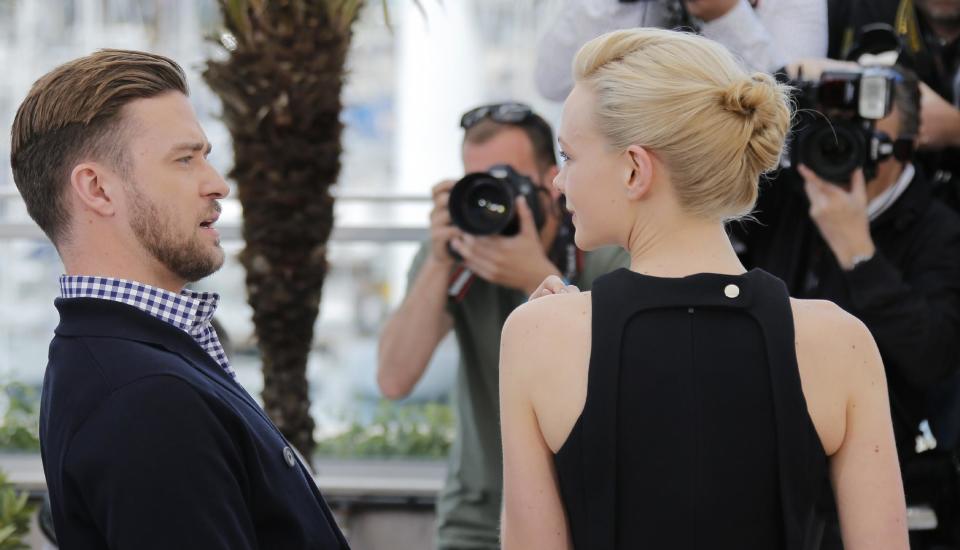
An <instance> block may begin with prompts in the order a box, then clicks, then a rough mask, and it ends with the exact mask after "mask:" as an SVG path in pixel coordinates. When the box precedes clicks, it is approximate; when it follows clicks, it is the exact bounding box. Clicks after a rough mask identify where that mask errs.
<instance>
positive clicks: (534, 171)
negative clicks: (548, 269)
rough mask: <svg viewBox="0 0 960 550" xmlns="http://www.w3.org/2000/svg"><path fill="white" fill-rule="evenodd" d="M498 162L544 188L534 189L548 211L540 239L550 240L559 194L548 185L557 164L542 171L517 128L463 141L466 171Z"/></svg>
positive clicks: (491, 165)
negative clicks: (483, 137) (482, 138)
mask: <svg viewBox="0 0 960 550" xmlns="http://www.w3.org/2000/svg"><path fill="white" fill-rule="evenodd" d="M498 164H506V165H509V166H510V167H512V168H513V169H514V170H516V171H517V173H519V174H520V175H523V176H526V177H528V178H530V180H531V181H533V183H534V185H536V186H537V187H539V188H540V189H542V190H543V192H539V193H537V196H538V197H539V199H540V206H541V210H542V211H543V212H544V213H546V214H547V216H546V218H547V219H546V223H545V224H544V226H543V227H542V228H541V231H540V238H541V240H543V242H545V243H549V242H550V241H551V239H552V238H553V234H554V232H555V230H556V226H557V223H558V220H557V212H558V209H557V208H555V207H554V206H553V205H554V204H555V201H556V200H557V199H558V198H559V196H560V194H559V192H556V191H555V189H554V188H553V186H551V185H550V182H551V181H553V177H554V175H555V174H556V168H552V169H549V170H546V171H544V170H543V169H541V168H540V167H539V166H538V165H537V162H536V158H535V157H534V153H533V144H532V143H531V142H530V138H529V137H528V136H527V134H526V133H525V132H524V131H523V130H521V129H520V128H508V129H505V130H502V131H501V132H499V133H497V134H495V135H494V136H493V137H492V138H490V139H489V140H487V141H486V142H484V143H480V144H477V143H469V142H465V143H464V144H463V170H464V172H465V173H467V174H470V173H473V172H486V171H487V170H489V169H490V168H492V167H494V166H496V165H498Z"/></svg>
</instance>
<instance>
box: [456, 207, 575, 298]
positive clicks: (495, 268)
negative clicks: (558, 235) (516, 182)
mask: <svg viewBox="0 0 960 550" xmlns="http://www.w3.org/2000/svg"><path fill="white" fill-rule="evenodd" d="M517 215H518V216H519V219H520V232H519V233H517V234H516V235H514V236H512V237H500V236H492V237H477V236H474V235H468V234H462V235H460V236H458V237H456V238H454V239H453V240H452V241H450V243H451V246H452V247H453V249H454V250H456V251H457V253H458V254H460V255H461V256H462V257H463V261H464V264H466V266H467V267H468V268H469V269H470V271H473V272H474V273H476V274H477V275H478V276H480V277H481V278H482V279H484V280H487V281H489V282H491V283H494V284H498V285H501V286H506V287H510V288H515V289H518V290H522V291H523V292H524V293H526V294H530V293H531V292H533V290H534V289H536V288H537V286H538V285H539V284H540V282H541V281H543V280H544V279H545V278H546V277H548V276H550V275H558V276H559V275H560V272H559V271H558V270H557V268H556V267H555V266H554V265H553V263H551V262H550V260H549V258H547V254H546V252H545V251H544V246H543V242H542V241H541V240H540V235H539V234H538V233H537V225H536V223H535V222H534V220H533V213H532V212H531V211H530V207H529V206H527V203H526V201H525V200H524V199H523V198H522V197H521V198H518V199H517Z"/></svg>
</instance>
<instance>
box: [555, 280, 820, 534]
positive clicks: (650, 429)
mask: <svg viewBox="0 0 960 550" xmlns="http://www.w3.org/2000/svg"><path fill="white" fill-rule="evenodd" d="M591 332H592V337H591V339H592V342H591V356H590V367H589V390H588V393H587V397H586V403H585V406H584V408H583V413H582V414H581V416H580V417H579V419H578V420H577V422H576V425H575V427H574V428H573V430H572V432H571V433H570V435H569V437H568V438H567V439H566V441H565V442H564V444H563V446H562V448H561V449H560V450H559V452H557V454H556V457H555V462H556V468H557V474H558V477H559V483H560V489H561V493H562V496H563V503H564V508H565V509H566V512H567V516H568V520H569V522H570V528H571V532H572V536H573V540H574V542H575V545H576V547H577V548H676V549H688V548H689V549H693V548H711V549H713V548H731V549H733V548H785V547H787V546H786V545H785V544H784V540H785V539H786V538H787V537H786V536H785V525H790V529H793V530H796V529H797V526H799V525H802V526H804V529H806V526H807V524H808V522H810V521H811V520H812V511H813V502H814V499H815V496H816V495H815V494H814V493H813V492H812V491H809V490H808V489H813V488H816V487H819V485H817V484H816V481H818V480H822V479H824V477H825V472H826V469H825V468H826V467H825V462H826V461H825V459H826V456H825V454H824V451H823V449H822V447H821V445H820V442H819V439H818V438H817V434H816V431H815V429H814V427H813V425H812V424H811V422H810V419H809V416H808V415H807V412H806V408H805V405H804V401H803V394H802V389H801V384H800V379H799V376H798V372H797V364H796V358H795V355H794V350H793V319H792V314H791V310H790V305H789V298H788V297H787V295H786V291H785V289H784V288H783V285H782V283H780V282H779V281H777V280H776V279H774V278H773V277H771V276H769V275H767V274H766V273H763V272H760V271H754V272H751V273H748V274H746V275H743V276H729V275H713V274H701V275H694V276H691V277H685V278H658V277H648V276H645V275H641V274H638V273H634V272H631V271H628V270H620V271H617V272H614V273H612V274H610V275H607V276H606V277H604V278H601V279H600V280H598V281H597V285H596V286H595V288H594V290H593V293H592V331H591ZM778 435H780V436H781V437H782V438H783V439H782V440H778ZM610 441H613V442H614V443H613V444H612V445H611V444H610ZM781 445H784V446H785V447H784V448H783V451H784V452H787V453H790V454H791V455H792V456H790V457H789V458H787V459H786V460H780V458H779V457H780V456H782V454H781V453H780V452H779V450H780V448H781V447H780V446H781ZM781 472H785V473H788V472H789V474H790V476H789V477H788V478H786V480H785V481H784V483H785V485H784V484H782V483H781V478H780V473H781ZM798 476H799V478H802V479H808V480H811V481H812V484H811V485H809V486H807V485H804V486H800V485H799V484H795V483H792V482H791V481H790V480H791V479H793V478H797V477H798ZM798 492H799V493H802V494H798ZM784 493H786V496H787V499H788V500H789V501H790V503H791V504H790V506H789V507H788V508H789V510H788V512H787V513H788V514H789V515H790V516H792V517H787V518H785V516H784V509H783V507H782V505H781V499H782V498H783V496H784ZM798 501H802V506H799V507H798V506H797V504H800V502H798ZM793 516H795V517H793ZM604 518H613V521H612V522H610V521H605V520H604ZM795 535H796V534H795V533H794V536H793V537H791V538H796V536H795ZM805 536H806V535H805ZM791 547H792V546H791Z"/></svg>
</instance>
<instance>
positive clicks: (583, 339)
mask: <svg viewBox="0 0 960 550" xmlns="http://www.w3.org/2000/svg"><path fill="white" fill-rule="evenodd" d="M590 299H591V298H590V293H589V292H577V293H573V294H554V295H550V296H544V297H542V298H537V299H535V300H531V301H529V302H527V303H525V304H523V305H521V306H520V307H518V308H517V309H515V310H513V312H512V313H511V314H510V316H509V317H508V318H507V321H506V323H504V325H503V334H502V337H501V348H502V350H503V353H504V354H507V353H511V354H512V353H519V354H524V355H525V356H527V357H536V358H543V359H545V360H544V361H539V360H532V361H523V362H516V363H515V365H516V367H517V368H536V366H537V365H538V364H541V363H546V364H549V363H551V362H552V360H553V359H554V358H556V357H563V356H564V354H565V353H567V352H569V351H571V350H572V349H574V348H575V347H576V346H582V345H583V344H587V345H589V334H590V320H591V312H592V304H591V301H590Z"/></svg>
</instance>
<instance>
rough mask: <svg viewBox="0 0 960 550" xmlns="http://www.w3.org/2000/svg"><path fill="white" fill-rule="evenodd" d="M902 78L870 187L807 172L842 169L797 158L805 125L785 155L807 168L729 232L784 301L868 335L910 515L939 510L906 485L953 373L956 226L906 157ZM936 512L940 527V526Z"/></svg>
mask: <svg viewBox="0 0 960 550" xmlns="http://www.w3.org/2000/svg"><path fill="white" fill-rule="evenodd" d="M898 73H899V74H898V76H896V78H895V79H893V80H892V81H891V84H892V85H893V87H894V89H893V109H892V111H891V113H890V114H889V115H888V116H886V117H885V118H883V119H881V120H878V121H877V123H876V132H877V133H876V134H874V136H882V135H884V134H885V135H886V136H888V137H889V138H890V139H889V140H886V144H887V145H895V147H893V149H895V150H897V151H898V153H897V154H895V155H894V156H890V157H889V158H886V159H881V160H879V162H877V163H876V164H875V166H871V167H870V168H874V169H875V170H870V171H875V175H874V176H873V177H868V178H867V180H866V181H865V178H864V176H863V172H862V171H861V170H857V171H855V172H854V173H853V174H852V177H851V178H850V181H849V183H840V184H838V183H833V182H829V181H826V180H825V179H824V178H823V177H822V176H820V175H818V174H817V173H815V171H819V172H821V173H823V172H830V171H831V166H827V165H828V164H829V163H831V162H840V161H839V160H838V159H837V158H836V157H830V156H829V154H824V155H820V156H818V155H815V154H810V155H809V156H808V157H806V158H804V155H805V154H806V153H810V152H811V150H812V149H810V148H808V147H807V145H806V144H808V143H811V142H810V141H806V142H804V141H800V140H801V139H802V138H801V137H799V136H798V134H799V133H800V132H803V131H804V128H803V127H802V125H801V127H800V128H798V129H795V135H794V143H793V144H792V145H791V147H792V153H791V155H792V157H793V158H792V161H793V162H795V163H799V164H804V165H805V166H801V167H800V168H799V173H798V172H797V171H793V170H783V171H781V172H780V174H779V176H778V177H777V178H776V180H775V181H771V182H767V183H766V184H765V185H763V186H761V190H760V199H759V202H758V203H757V209H756V215H755V217H756V218H757V221H758V222H759V223H749V224H742V225H735V226H732V227H731V230H732V232H733V240H734V241H735V243H737V244H738V246H740V247H741V248H740V250H741V257H742V259H743V261H744V263H745V264H746V265H747V266H749V267H759V268H762V269H764V270H766V271H769V272H770V273H772V274H774V275H776V276H778V277H780V278H781V279H783V280H784V281H785V282H786V283H787V286H788V288H789V290H790V295H791V296H794V297H797V298H822V299H827V300H831V301H833V302H835V303H837V304H838V305H840V306H841V307H842V308H844V309H845V310H847V311H848V312H850V313H851V314H853V315H855V316H857V317H858V318H859V319H860V320H862V321H863V322H864V324H866V326H867V327H868V328H869V329H870V331H871V333H872V334H873V336H874V338H875V340H876V341H877V345H878V347H879V349H880V353H881V355H882V357H883V362H884V366H885V368H886V372H887V380H888V384H889V391H890V401H891V413H892V416H893V424H894V433H895V436H896V441H897V450H898V454H899V457H900V461H901V468H902V470H903V472H904V478H905V489H906V492H907V499H908V503H926V504H932V505H934V506H938V505H939V503H938V502H933V501H936V500H938V499H940V498H941V497H942V495H939V496H938V495H930V494H922V491H921V490H920V489H919V488H918V487H917V485H915V484H914V485H911V479H912V474H911V469H912V467H913V464H916V463H917V457H918V456H919V455H918V454H917V451H916V450H915V446H916V437H917V435H918V434H919V425H920V422H921V421H922V420H924V419H925V418H926V415H927V410H926V408H927V403H926V402H925V395H926V391H927V390H929V389H930V388H931V387H934V386H936V385H937V384H938V383H941V382H942V381H943V380H944V378H945V377H946V376H947V375H949V374H950V373H951V372H952V371H953V370H955V369H956V366H957V358H958V337H960V219H958V217H957V215H956V214H955V213H954V212H952V211H951V210H950V209H948V208H946V207H945V206H944V205H942V204H941V203H940V202H939V201H936V200H934V198H933V197H932V194H931V187H930V185H929V183H928V182H927V181H925V180H924V178H923V174H922V172H921V170H919V169H918V168H917V167H915V166H914V165H913V164H912V163H910V162H909V161H908V160H907V157H908V154H905V153H904V150H905V149H906V151H907V152H909V148H910V145H911V141H914V136H916V132H917V130H918V126H919V108H920V99H919V88H918V83H917V80H916V77H915V76H914V75H912V73H910V72H909V71H906V70H902V69H901V70H900V71H898ZM862 89H863V87H861V90H862ZM853 103H854V104H856V102H853ZM803 106H804V105H803V102H802V101H801V107H803ZM818 110H820V109H818ZM828 116H829V117H830V121H829V122H830V126H823V127H824V128H830V129H831V130H838V129H840V128H841V127H842V126H843V125H844V119H843V118H837V119H834V117H833V115H830V114H828ZM853 118H854V120H858V121H859V122H863V120H862V119H859V118H858V117H857V116H854V117H853ZM820 120H821V123H822V124H826V122H824V121H823V119H822V118H821V119H820ZM810 124H811V125H812V124H816V123H810ZM847 127H849V126H847ZM808 135H810V134H808ZM798 141H799V143H798ZM904 146H906V147H904ZM866 149H868V150H869V147H867V148H866ZM852 150H853V149H852V148H846V149H845V148H844V147H838V148H836V149H833V150H832V152H833V153H834V154H836V153H837V152H838V151H839V152H840V154H841V155H842V154H843V152H844V151H846V152H848V153H849V152H850V151H852ZM862 150H863V149H861V151H862ZM888 152H889V151H888ZM898 156H899V157H900V159H898V158H897V157H898ZM865 164H870V162H869V161H868V162H866V163H865ZM942 489H944V490H946V488H942ZM949 490H951V491H952V490H953V488H950V489H949ZM941 511H942V510H937V513H938V515H940V516H941V524H943V523H945V518H946V517H947V516H946V515H942V514H941ZM914 548H920V546H916V545H915V546H914Z"/></svg>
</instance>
